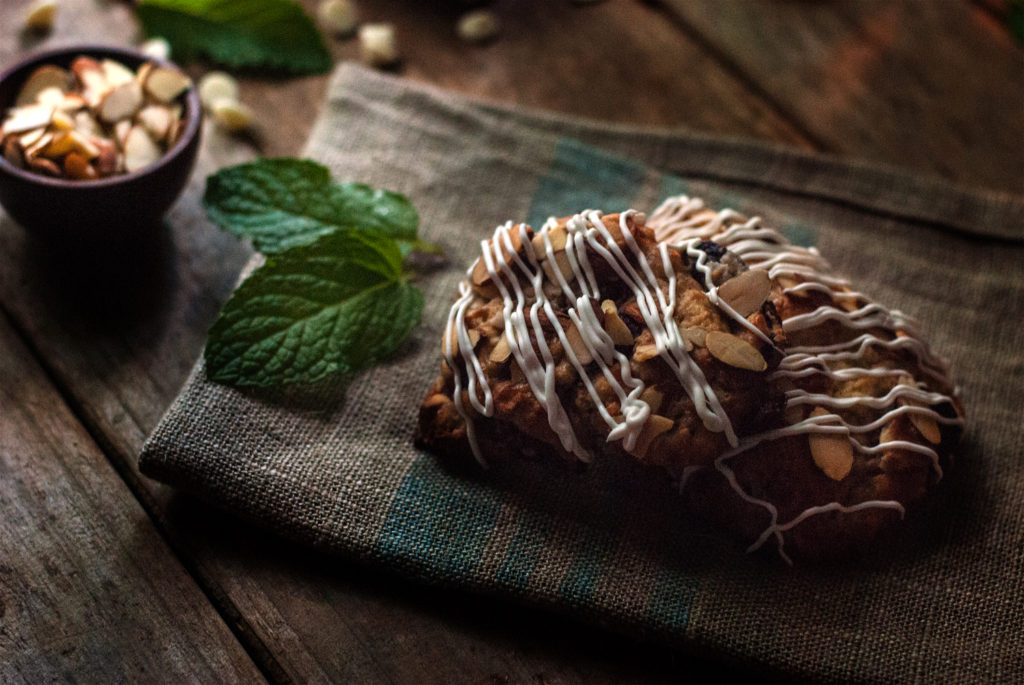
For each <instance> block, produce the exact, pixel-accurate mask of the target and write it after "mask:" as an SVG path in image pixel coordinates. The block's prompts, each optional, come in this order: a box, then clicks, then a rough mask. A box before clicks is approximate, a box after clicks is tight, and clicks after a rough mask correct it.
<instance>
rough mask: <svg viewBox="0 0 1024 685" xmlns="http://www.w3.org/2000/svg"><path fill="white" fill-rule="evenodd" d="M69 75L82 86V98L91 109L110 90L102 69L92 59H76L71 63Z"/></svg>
mask: <svg viewBox="0 0 1024 685" xmlns="http://www.w3.org/2000/svg"><path fill="white" fill-rule="evenodd" d="M71 73H73V74H74V75H75V78H77V79H78V83H79V84H80V85H81V86H82V97H84V98H85V101H86V102H88V103H89V105H90V106H91V107H95V106H97V105H98V104H99V103H100V101H101V100H102V99H103V96H104V95H106V94H107V92H108V91H109V90H110V84H109V83H108V82H107V77H106V76H104V75H103V67H101V66H100V63H99V62H97V61H96V60H94V59H93V58H92V57H78V58H76V59H75V61H74V62H72V63H71Z"/></svg>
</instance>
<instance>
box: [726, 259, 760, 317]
mask: <svg viewBox="0 0 1024 685" xmlns="http://www.w3.org/2000/svg"><path fill="white" fill-rule="evenodd" d="M771 290H772V281H771V278H769V276H768V272H767V271H765V270H764V269H748V270H747V271H744V272H742V273H740V274H738V275H736V276H734V277H733V278H730V279H729V280H728V281H726V282H725V283H723V284H722V285H721V286H720V287H719V288H718V296H719V297H720V298H722V300H723V301H724V302H725V303H726V304H727V305H729V306H730V307H732V308H733V309H735V310H736V313H737V314H739V315H740V316H742V317H743V318H746V317H748V316H750V315H751V314H753V313H754V312H756V311H758V310H759V309H761V305H763V304H764V302H765V300H767V299H768V295H770V294H771Z"/></svg>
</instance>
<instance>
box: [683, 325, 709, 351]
mask: <svg viewBox="0 0 1024 685" xmlns="http://www.w3.org/2000/svg"><path fill="white" fill-rule="evenodd" d="M679 336H680V337H681V338H682V339H683V341H684V342H688V343H690V345H691V347H690V348H689V349H687V352H689V350H690V349H693V348H694V347H707V339H708V332H707V330H706V329H704V328H701V327H699V326H687V327H683V326H680V327H679Z"/></svg>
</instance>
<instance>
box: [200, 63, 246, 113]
mask: <svg viewBox="0 0 1024 685" xmlns="http://www.w3.org/2000/svg"><path fill="white" fill-rule="evenodd" d="M198 88H199V100H200V101H201V102H202V103H203V106H204V107H206V108H207V109H213V103H215V102H217V101H218V100H226V101H229V102H237V101H238V81H236V80H235V79H234V77H232V76H231V75H230V74H227V73H225V72H223V71H211V72H210V73H208V74H206V75H205V76H203V77H202V78H201V79H199V86H198Z"/></svg>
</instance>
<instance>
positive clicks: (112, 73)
mask: <svg viewBox="0 0 1024 685" xmlns="http://www.w3.org/2000/svg"><path fill="white" fill-rule="evenodd" d="M100 69H101V70H102V71H103V76H104V77H106V79H107V83H109V84H110V86H111V87H112V88H117V87H118V86H119V85H121V84H122V83H130V82H131V81H134V80H135V72H134V71H132V70H131V69H129V68H128V67H126V66H125V65H123V64H121V63H120V62H118V61H116V60H112V59H105V60H103V61H102V62H100Z"/></svg>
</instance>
